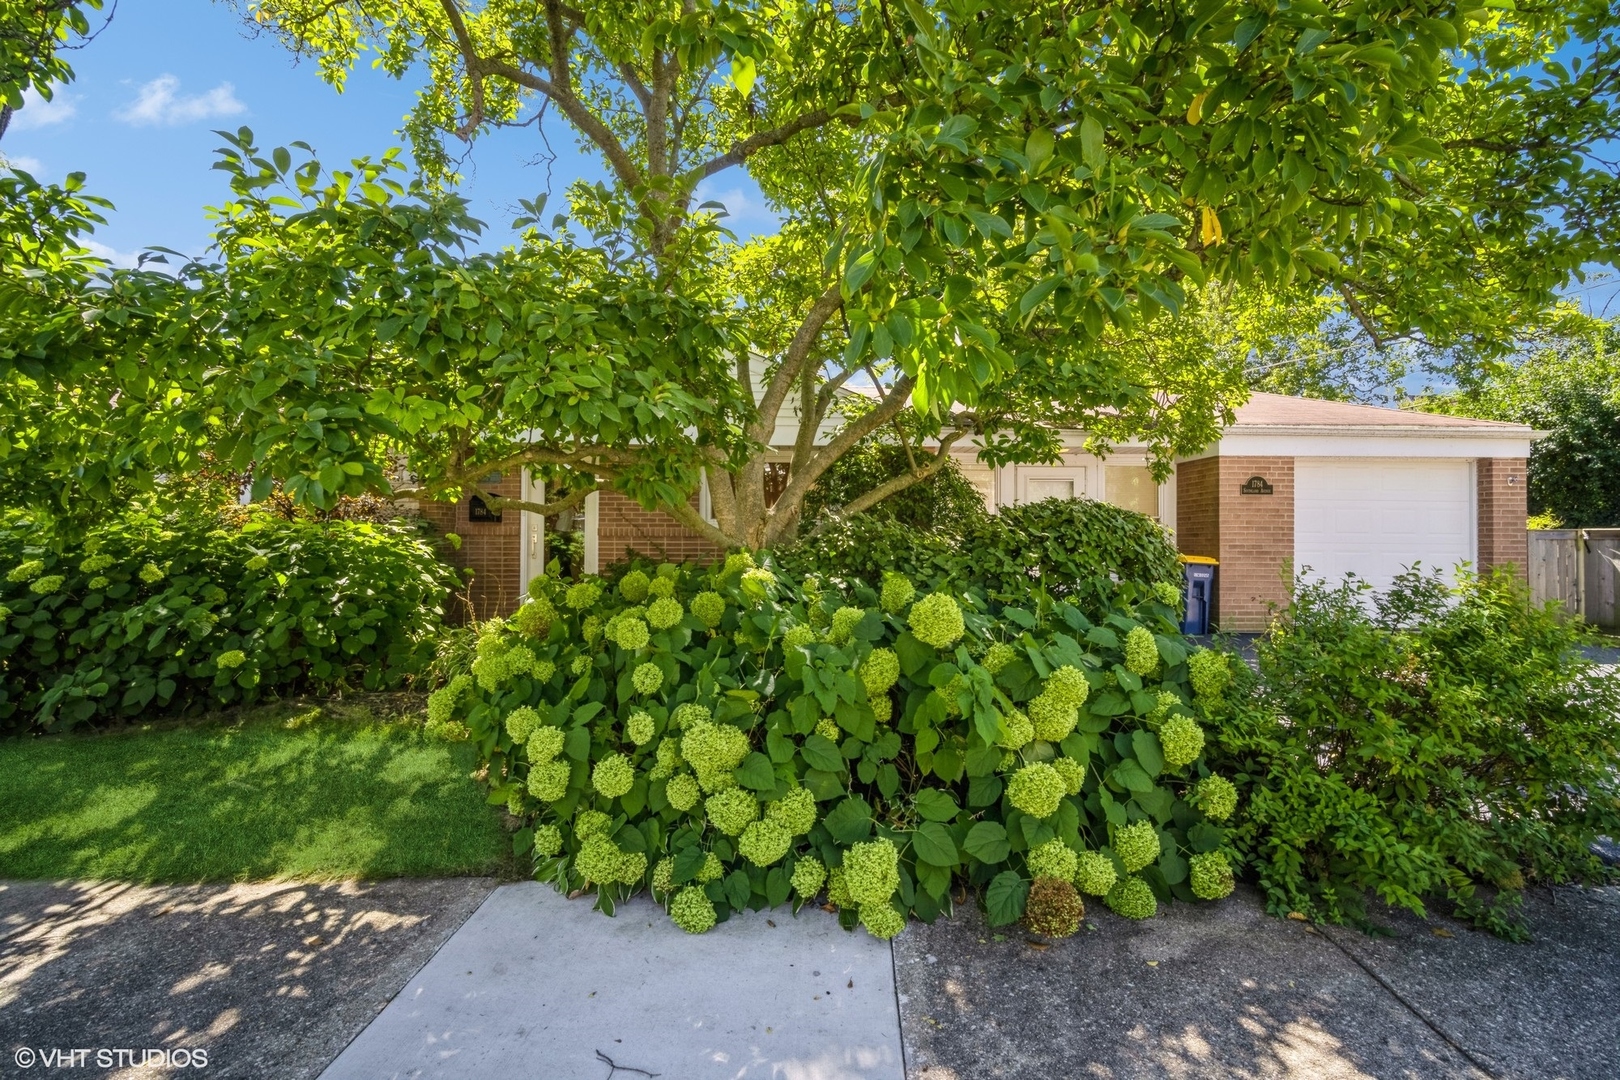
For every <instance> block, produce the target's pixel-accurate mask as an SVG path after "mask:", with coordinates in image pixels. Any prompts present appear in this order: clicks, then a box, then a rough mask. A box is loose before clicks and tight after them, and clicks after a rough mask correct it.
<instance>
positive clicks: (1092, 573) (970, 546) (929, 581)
mask: <svg viewBox="0 0 1620 1080" xmlns="http://www.w3.org/2000/svg"><path fill="white" fill-rule="evenodd" d="M778 558H779V559H780V561H781V565H782V566H783V567H784V568H786V569H787V570H789V571H790V572H793V573H796V574H799V575H801V576H805V575H811V574H824V575H827V576H829V577H832V578H834V579H835V580H843V581H847V582H850V583H852V584H860V585H865V586H868V587H873V588H876V587H879V586H880V585H882V583H883V582H884V580H885V575H886V574H901V575H904V576H905V577H906V578H908V579H910V580H911V581H914V582H917V583H918V584H920V585H924V586H927V587H929V588H941V587H944V588H966V587H968V586H970V585H971V586H977V587H980V588H983V589H984V590H985V591H986V592H988V593H989V594H990V595H991V596H995V597H1001V598H1005V599H1008V600H1009V601H1011V602H1024V603H1028V602H1029V597H1030V594H1031V593H1032V592H1035V591H1042V590H1044V591H1045V592H1046V593H1048V594H1050V595H1051V596H1054V597H1058V598H1061V599H1064V600H1067V601H1068V602H1070V603H1073V604H1076V605H1078V606H1079V607H1080V608H1082V609H1083V610H1085V611H1086V612H1087V613H1088V614H1098V613H1101V612H1105V611H1106V610H1107V608H1108V606H1109V605H1110V604H1111V603H1112V602H1113V597H1114V592H1115V585H1114V580H1113V578H1116V577H1117V578H1118V580H1120V581H1130V582H1138V583H1142V584H1144V585H1148V586H1151V584H1152V583H1154V582H1170V583H1173V584H1175V585H1177V586H1179V585H1180V582H1181V564H1180V562H1179V561H1178V559H1177V555H1176V549H1175V545H1174V544H1172V543H1171V541H1170V537H1169V535H1168V534H1167V533H1166V532H1165V530H1164V528H1163V527H1162V526H1160V525H1159V524H1158V523H1157V522H1155V521H1154V520H1153V519H1152V518H1150V517H1147V516H1145V515H1143V514H1138V513H1135V512H1133V511H1130V510H1123V509H1121V508H1119V507H1117V506H1113V505H1111V504H1109V503H1102V502H1095V501H1092V500H1090V499H1045V500H1043V501H1041V502H1036V503H1026V504H1024V505H1022V506H1008V507H1003V508H1002V509H1001V510H1000V511H999V512H998V513H996V514H993V515H985V516H983V517H979V518H970V519H968V520H967V521H966V522H962V523H955V524H951V525H948V526H947V527H944V528H940V529H936V530H933V531H923V530H918V529H911V528H906V527H903V526H901V525H899V524H898V523H893V522H885V521H879V520H875V519H871V518H869V517H866V516H864V515H863V516H861V517H856V518H852V519H850V520H848V521H845V522H841V523H839V524H837V525H835V526H832V527H830V528H828V529H825V530H824V531H822V532H821V533H820V534H819V535H817V536H814V537H812V538H811V539H809V540H807V541H805V542H804V543H802V544H800V545H798V546H797V547H794V548H791V549H789V550H788V551H786V552H784V553H782V554H781V555H779V556H778ZM886 610H888V609H886Z"/></svg>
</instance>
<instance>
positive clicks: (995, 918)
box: [984, 870, 1029, 926]
mask: <svg viewBox="0 0 1620 1080" xmlns="http://www.w3.org/2000/svg"><path fill="white" fill-rule="evenodd" d="M1028 902H1029V882H1027V881H1025V880H1024V879H1023V878H1022V877H1020V876H1019V875H1018V874H1017V873H1016V872H1014V871H1012V870H1003V871H1002V872H1001V873H999V874H997V875H996V876H995V877H994V878H993V879H992V880H991V882H990V885H989V887H988V888H986V889H985V890H984V908H985V915H986V917H987V921H988V922H989V923H990V925H991V926H1010V925H1011V924H1013V923H1015V922H1017V921H1018V920H1019V919H1022V918H1023V917H1024V905H1025V904H1027V903H1028Z"/></svg>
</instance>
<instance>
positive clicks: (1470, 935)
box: [0, 881, 1620, 1080]
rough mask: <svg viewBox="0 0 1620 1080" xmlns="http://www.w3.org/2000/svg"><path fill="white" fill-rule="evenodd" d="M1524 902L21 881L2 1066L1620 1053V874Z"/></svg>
mask: <svg viewBox="0 0 1620 1080" xmlns="http://www.w3.org/2000/svg"><path fill="white" fill-rule="evenodd" d="M1526 907H1527V913H1528V915H1529V918H1530V922H1531V926H1532V929H1533V930H1534V932H1535V934H1536V940H1535V942H1534V943H1533V944H1530V945H1513V944H1510V943H1507V942H1503V941H1499V940H1497V939H1495V938H1491V937H1489V936H1487V935H1484V934H1479V933H1475V932H1473V931H1470V930H1468V929H1467V928H1466V927H1464V926H1462V925H1460V924H1456V923H1451V922H1447V921H1444V920H1437V921H1434V922H1430V923H1423V922H1420V921H1419V920H1416V919H1412V918H1410V917H1407V916H1404V915H1393V914H1386V915H1384V916H1381V917H1380V919H1379V922H1380V926H1381V932H1380V934H1378V935H1376V936H1368V935H1365V934H1362V933H1360V932H1358V931H1353V930H1348V929H1345V928H1318V927H1311V926H1307V925H1305V924H1303V923H1298V922H1290V921H1287V920H1279V919H1273V918H1270V917H1268V916H1265V915H1264V914H1263V913H1262V912H1261V910H1260V904H1259V900H1258V898H1257V897H1256V896H1254V895H1253V894H1252V893H1249V892H1240V893H1239V894H1238V895H1237V896H1236V897H1234V898H1233V899H1231V900H1229V901H1227V902H1225V903H1222V904H1216V905H1197V906H1188V905H1177V906H1175V907H1172V908H1169V909H1166V911H1165V913H1164V914H1162V915H1161V916H1160V917H1159V918H1157V919H1154V920H1151V921H1149V922H1145V923H1132V922H1128V921H1126V920H1123V919H1119V918H1116V917H1115V916H1113V915H1112V914H1111V913H1110V912H1108V911H1106V910H1104V909H1100V906H1099V910H1095V911H1092V912H1089V913H1088V919H1087V922H1086V928H1085V929H1083V930H1082V932H1081V933H1080V934H1079V935H1077V936H1076V937H1075V938H1073V939H1070V940H1068V941H1061V942H1051V943H1048V942H1045V941H1041V940H1037V939H1033V938H1031V937H1030V936H1029V935H1027V934H1025V933H1024V932H1022V931H1021V930H1019V929H1017V928H1016V927H1014V928H1009V929H1004V930H1001V931H993V930H990V929H989V928H987V927H986V926H985V925H984V924H983V921H982V919H981V918H980V917H979V915H978V914H977V912H976V911H974V910H972V909H971V908H968V909H964V910H961V911H958V912H957V914H956V915H955V916H954V917H953V918H951V919H948V920H942V921H940V922H938V923H936V924H935V925H934V926H931V927H924V926H917V925H913V926H912V927H911V928H910V929H909V930H908V931H907V932H906V933H905V934H903V935H902V936H901V937H900V938H898V939H896V941H895V943H894V948H893V949H892V950H891V949H890V948H889V947H888V946H886V945H884V944H882V943H880V942H875V941H873V940H872V939H871V938H869V937H867V936H866V935H864V934H860V933H857V934H845V933H844V932H843V931H842V930H841V929H839V928H838V926H837V923H836V921H835V920H834V919H833V918H832V917H831V916H830V915H827V914H826V913H824V912H821V911H819V910H815V909H810V910H806V911H804V912H801V913H800V915H799V916H798V917H797V918H795V917H793V916H791V915H789V914H788V913H787V912H785V911H778V912H774V913H763V914H758V913H756V914H747V915H743V916H739V917H738V918H736V919H733V920H732V921H731V922H729V923H726V924H722V925H721V926H719V927H716V928H715V929H714V930H713V931H711V932H710V933H709V934H706V935H703V936H701V937H697V938H691V937H687V936H686V935H684V934H682V933H681V932H680V931H679V930H677V929H675V928H674V926H673V925H672V924H670V923H669V922H668V920H667V919H666V918H665V917H664V916H663V915H662V913H661V912H658V911H657V910H656V909H655V908H654V907H653V906H652V905H651V904H650V902H648V901H646V900H644V899H642V900H636V901H633V902H631V903H630V904H628V905H625V906H624V907H622V908H621V909H620V911H619V914H618V917H617V918H613V919H609V918H606V917H604V916H602V915H600V914H599V913H597V912H595V911H593V910H591V908H590V906H589V904H588V902H584V901H574V902H569V901H567V900H565V899H564V898H563V897H561V896H559V895H558V894H556V893H555V892H553V891H551V890H550V889H549V888H548V887H544V886H540V885H537V884H534V883H523V884H517V885H507V886H502V887H500V888H498V889H494V890H493V891H491V885H490V883H488V882H474V881H467V882H391V883H384V884H379V885H371V886H355V885H342V886H319V887H316V886H298V885H255V886H234V887H218V888H194V889H143V888H138V887H132V886H112V885H100V886H96V885H39V884H25V885H11V886H0V1036H3V1038H0V1052H3V1053H4V1054H5V1055H6V1057H5V1058H4V1059H3V1060H0V1076H6V1077H9V1076H64V1077H65V1076H73V1077H81V1076H96V1077H116V1078H118V1080H146V1078H153V1077H181V1076H186V1075H197V1074H199V1073H200V1070H196V1069H189V1070H188V1069H184V1068H177V1067H173V1066H172V1064H171V1066H169V1067H149V1068H118V1067H116V1065H115V1066H113V1067H108V1068H102V1067H98V1066H96V1065H95V1063H94V1061H93V1060H88V1061H84V1062H81V1063H80V1064H81V1065H82V1066H83V1067H78V1068H52V1067H49V1066H48V1065H46V1064H45V1063H44V1062H43V1061H40V1060H38V1059H36V1060H35V1061H33V1062H32V1067H31V1068H28V1069H22V1068H18V1067H17V1064H16V1059H15V1057H14V1056H13V1055H14V1052H15V1051H16V1049H18V1048H21V1047H27V1048H29V1049H30V1050H34V1051H36V1052H37V1051H45V1050H51V1049H53V1048H55V1049H69V1048H91V1049H94V1048H100V1047H113V1048H142V1047H157V1048H167V1049H170V1050H173V1049H175V1048H181V1047H184V1048H189V1049H193V1050H195V1049H206V1050H207V1051H208V1053H209V1058H208V1067H207V1070H206V1072H205V1073H201V1075H206V1076H211V1077H222V1076H224V1077H256V1078H257V1077H273V1078H277V1080H279V1078H283V1077H288V1078H306V1077H308V1078H313V1077H316V1076H322V1077H325V1078H329V1080H351V1078H355V1080H361V1078H363V1080H388V1078H396V1077H397V1078H407V1077H410V1078H415V1077H446V1078H453V1077H502V1078H507V1077H511V1078H518V1077H522V1078H539V1080H547V1078H553V1077H555V1078H559V1080H576V1078H579V1080H639V1078H642V1077H649V1076H653V1075H658V1076H662V1077H666V1078H670V1080H677V1078H678V1080H685V1078H703V1077H722V1076H723V1077H732V1078H740V1080H752V1078H756V1077H770V1078H779V1080H857V1078H859V1080H865V1078H873V1080H879V1078H881V1080H901V1078H906V1080H979V1078H984V1077H997V1078H1012V1080H1049V1078H1053V1077H1068V1076H1084V1077H1095V1078H1099V1080H1107V1078H1112V1077H1157V1076H1164V1077H1177V1078H1180V1077H1234V1078H1236V1077H1242V1078H1260V1077H1278V1078H1295V1077H1298V1078H1301V1080H1303V1078H1316V1077H1333V1078H1337V1077H1345V1078H1351V1077H1353V1078H1362V1077H1379V1078H1383V1077H1412V1078H1426V1077H1443V1078H1452V1077H1459V1078H1461V1077H1467V1078H1470V1080H1474V1078H1481V1077H1492V1078H1507V1077H1515V1078H1518V1077H1524V1078H1539V1077H1549V1078H1551V1077H1568V1078H1570V1080H1587V1078H1591V1080H1598V1078H1604V1080H1608V1078H1612V1077H1615V1076H1620V1029H1617V1026H1616V1024H1615V1021H1614V1018H1615V1017H1616V1016H1617V1015H1620V889H1613V888H1611V889H1594V890H1578V889H1561V890H1557V891H1551V892H1550V891H1546V890H1537V891H1534V892H1532V893H1530V894H1529V896H1528V898H1527V903H1526ZM474 909H476V910H474ZM469 913H470V917H469ZM458 926H459V927H460V929H456V927H458ZM390 998H391V999H392V1000H389V999H390ZM385 1002H386V1003H387V1005H386V1008H383V1007H382V1006H383V1004H384V1003H385ZM379 1009H380V1013H379ZM351 1040H352V1041H351ZM323 1070H324V1071H323Z"/></svg>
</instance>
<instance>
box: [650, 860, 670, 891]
mask: <svg viewBox="0 0 1620 1080" xmlns="http://www.w3.org/2000/svg"><path fill="white" fill-rule="evenodd" d="M652 888H653V892H655V893H671V892H674V891H675V860H674V859H671V858H668V857H666V858H662V859H659V860H658V862H657V864H656V865H654V866H653V872H652Z"/></svg>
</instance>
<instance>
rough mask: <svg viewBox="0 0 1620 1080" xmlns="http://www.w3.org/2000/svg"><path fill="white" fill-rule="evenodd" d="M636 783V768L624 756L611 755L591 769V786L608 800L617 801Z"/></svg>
mask: <svg viewBox="0 0 1620 1080" xmlns="http://www.w3.org/2000/svg"><path fill="white" fill-rule="evenodd" d="M635 782H636V767H635V766H634V765H632V764H630V759H629V758H627V757H625V756H624V755H623V754H609V755H608V756H607V757H605V758H603V759H602V760H600V761H598V762H597V763H596V766H595V767H594V768H592V769H591V786H592V787H594V788H595V789H596V791H597V793H598V794H600V795H601V796H602V797H603V798H606V799H617V798H618V797H619V796H620V795H623V794H624V793H625V792H627V791H629V790H630V788H631V787H632V786H634V784H635Z"/></svg>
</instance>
